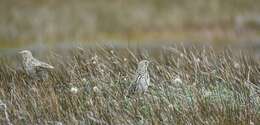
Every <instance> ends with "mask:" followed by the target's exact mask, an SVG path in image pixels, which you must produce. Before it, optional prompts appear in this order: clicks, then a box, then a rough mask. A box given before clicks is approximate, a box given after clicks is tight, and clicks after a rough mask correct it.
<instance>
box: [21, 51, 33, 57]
mask: <svg viewBox="0 0 260 125" xmlns="http://www.w3.org/2000/svg"><path fill="white" fill-rule="evenodd" d="M19 53H20V54H21V55H22V57H23V58H31V57H32V52H31V51H29V50H22V51H20V52H19Z"/></svg>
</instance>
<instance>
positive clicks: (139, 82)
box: [128, 60, 150, 95]
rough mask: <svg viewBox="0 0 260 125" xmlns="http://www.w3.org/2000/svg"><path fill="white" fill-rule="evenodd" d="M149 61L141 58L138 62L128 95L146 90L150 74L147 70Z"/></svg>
mask: <svg viewBox="0 0 260 125" xmlns="http://www.w3.org/2000/svg"><path fill="white" fill-rule="evenodd" d="M148 65H149V61H147V60H142V61H140V62H139V64H138V68H137V70H136V74H135V77H134V81H133V83H132V84H131V86H130V88H129V90H128V95H133V94H135V93H144V92H146V91H147V89H148V86H149V84H150V76H149V72H148V69H147V68H148Z"/></svg>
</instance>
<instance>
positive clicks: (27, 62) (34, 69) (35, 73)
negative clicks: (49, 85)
mask: <svg viewBox="0 0 260 125" xmlns="http://www.w3.org/2000/svg"><path fill="white" fill-rule="evenodd" d="M19 53H20V54H21V55H22V59H23V60H22V65H23V68H24V70H25V72H26V74H27V75H28V76H30V77H31V78H33V79H36V80H39V79H41V80H45V79H47V78H48V72H47V71H48V69H54V67H53V66H51V65H49V64H47V63H45V62H41V61H39V60H37V59H35V58H34V57H33V56H32V53H31V52H30V51H29V50H23V51H20V52H19Z"/></svg>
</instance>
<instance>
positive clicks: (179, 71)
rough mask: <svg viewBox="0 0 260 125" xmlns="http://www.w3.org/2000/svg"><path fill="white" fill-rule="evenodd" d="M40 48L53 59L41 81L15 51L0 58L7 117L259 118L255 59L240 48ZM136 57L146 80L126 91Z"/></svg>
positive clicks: (26, 120)
mask: <svg viewBox="0 0 260 125" xmlns="http://www.w3.org/2000/svg"><path fill="white" fill-rule="evenodd" d="M36 56H37V55H36ZM44 56H45V59H46V58H47V60H48V62H49V63H51V64H52V65H54V66H55V69H54V70H53V71H50V78H49V79H48V80H46V81H32V80H31V79H29V78H28V77H27V76H26V75H25V73H24V71H23V70H21V69H20V68H19V62H18V60H19V59H17V58H16V57H12V58H8V57H2V58H1V61H0V86H1V88H0V99H1V100H2V102H3V103H5V104H6V109H7V110H6V111H7V114H8V115H9V119H10V121H11V123H12V124H15V125H16V124H17V125H19V124H21V125H23V124H24V125H25V124H36V123H37V124H58V123H63V124H68V125H70V124H118V125H122V124H140V125H143V124H147V125H148V124H169V125H170V124H178V125H248V124H249V123H250V124H253V123H254V124H255V125H257V124H259V123H260V97H259V91H260V88H259V79H260V75H259V71H260V69H259V67H260V66H259V62H258V61H257V60H256V59H255V58H253V57H252V55H250V53H247V52H237V51H232V49H223V51H217V50H215V49H213V48H212V47H210V46H204V47H199V46H179V45H177V46H165V47H155V48H131V47H130V48H114V47H108V46H102V47H97V48H77V49H73V50H69V51H68V52H67V54H61V53H59V52H55V53H54V52H49V53H47V54H46V55H44ZM42 59H43V58H42ZM142 59H148V60H151V62H152V63H151V65H150V66H149V73H150V76H151V83H152V85H151V86H150V87H149V91H148V93H146V94H145V95H143V96H140V97H133V98H127V97H126V91H127V88H128V86H129V85H130V84H131V80H132V78H133V74H134V72H135V70H136V65H137V62H138V61H140V60H142ZM72 88H73V89H72ZM1 111H2V110H1ZM0 113H1V115H0V116H1V117H0V120H1V123H2V124H7V122H8V121H6V119H5V118H6V117H5V116H4V114H3V112H0Z"/></svg>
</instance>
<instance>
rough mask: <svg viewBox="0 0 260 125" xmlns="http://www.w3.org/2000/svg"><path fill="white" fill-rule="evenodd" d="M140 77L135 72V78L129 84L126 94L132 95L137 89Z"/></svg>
mask: <svg viewBox="0 0 260 125" xmlns="http://www.w3.org/2000/svg"><path fill="white" fill-rule="evenodd" d="M140 78H141V75H139V74H137V75H136V76H135V79H134V81H133V82H132V84H131V85H130V87H129V89H128V95H132V94H134V93H135V92H136V91H138V90H137V89H138V88H137V86H138V84H139V80H140Z"/></svg>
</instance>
